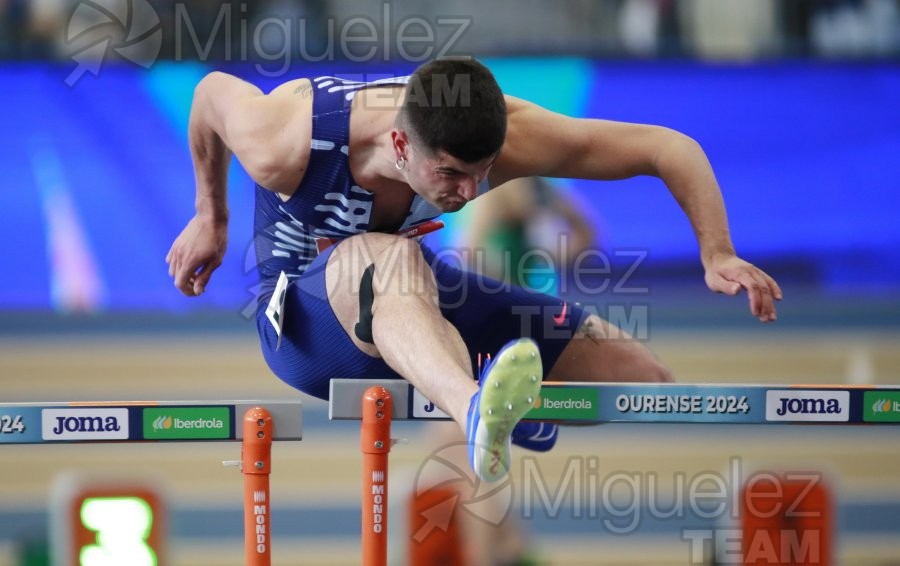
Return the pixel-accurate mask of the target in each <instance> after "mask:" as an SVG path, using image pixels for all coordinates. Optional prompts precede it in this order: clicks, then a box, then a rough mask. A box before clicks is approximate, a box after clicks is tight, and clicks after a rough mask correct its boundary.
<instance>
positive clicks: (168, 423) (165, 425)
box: [153, 415, 172, 430]
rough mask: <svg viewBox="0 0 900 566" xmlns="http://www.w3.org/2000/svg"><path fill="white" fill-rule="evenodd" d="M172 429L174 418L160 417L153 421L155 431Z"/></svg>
mask: <svg viewBox="0 0 900 566" xmlns="http://www.w3.org/2000/svg"><path fill="white" fill-rule="evenodd" d="M170 428H172V417H170V416H168V415H160V416H159V417H157V418H156V419H154V421H153V430H169V429H170Z"/></svg>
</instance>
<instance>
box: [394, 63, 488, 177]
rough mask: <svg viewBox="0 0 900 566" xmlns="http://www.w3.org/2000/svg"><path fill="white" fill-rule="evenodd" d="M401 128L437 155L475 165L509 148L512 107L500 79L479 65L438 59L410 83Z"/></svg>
mask: <svg viewBox="0 0 900 566" xmlns="http://www.w3.org/2000/svg"><path fill="white" fill-rule="evenodd" d="M398 123H399V124H400V125H401V126H402V127H403V128H404V129H405V130H407V132H408V133H410V134H411V135H412V137H413V138H414V139H415V140H416V141H418V142H420V143H421V144H424V145H425V146H426V147H428V148H429V149H431V150H432V151H441V150H443V151H446V152H447V153H449V154H450V155H452V156H453V157H456V158H457V159H461V160H462V161H464V162H466V163H475V162H477V161H481V160H482V159H486V158H488V157H490V156H492V155H494V154H495V153H497V152H498V151H500V148H501V147H502V146H503V140H504V139H505V138H506V102H505V101H504V99H503V92H502V91H501V90H500V85H498V84H497V80H496V79H495V78H494V75H492V74H491V72H490V71H489V70H488V68H487V67H485V66H484V65H482V64H481V63H479V62H478V61H475V60H474V59H438V60H435V61H431V62H429V63H426V64H424V65H422V66H421V67H419V68H418V69H416V71H415V73H413V75H412V77H410V80H409V83H408V84H407V86H406V98H405V100H404V103H403V108H402V109H401V110H400V113H399V116H398Z"/></svg>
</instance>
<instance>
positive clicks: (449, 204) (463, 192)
mask: <svg viewBox="0 0 900 566" xmlns="http://www.w3.org/2000/svg"><path fill="white" fill-rule="evenodd" d="M407 155H408V157H407V168H408V172H407V176H406V179H407V182H408V183H409V186H410V188H412V190H413V191H415V192H416V193H417V194H419V195H420V196H421V197H422V198H424V199H425V200H426V201H428V202H429V203H431V204H433V205H434V206H435V207H437V208H438V209H439V210H441V211H443V212H456V211H457V210H459V209H461V208H462V207H463V206H465V205H466V203H467V202H469V201H470V200H472V199H474V198H475V197H476V196H478V185H479V184H480V183H481V182H482V181H484V179H485V178H486V177H487V176H488V173H490V171H491V166H492V165H493V163H494V159H495V158H496V156H491V157H488V158H486V159H483V160H481V161H478V162H476V163H466V162H465V161H462V160H460V159H457V158H455V157H453V156H452V155H450V154H449V153H447V152H445V151H437V152H431V151H428V150H419V149H417V148H414V147H412V146H410V151H408V152H407Z"/></svg>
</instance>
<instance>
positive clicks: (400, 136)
mask: <svg viewBox="0 0 900 566" xmlns="http://www.w3.org/2000/svg"><path fill="white" fill-rule="evenodd" d="M391 143H392V144H393V146H394V156H395V157H396V158H397V159H400V158H403V159H408V158H409V146H410V141H409V135H408V134H407V133H406V131H405V130H403V129H400V128H394V129H393V130H391Z"/></svg>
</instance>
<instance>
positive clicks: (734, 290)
mask: <svg viewBox="0 0 900 566" xmlns="http://www.w3.org/2000/svg"><path fill="white" fill-rule="evenodd" d="M707 286H708V287H709V288H710V290H712V291H715V292H716V293H723V294H725V295H732V296H734V295H737V294H738V291H740V290H741V286H740V284H739V283H737V282H735V281H729V280H728V279H726V278H725V277H724V276H722V275H720V274H718V273H713V274H712V275H710V276H709V279H708V282H707Z"/></svg>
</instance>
